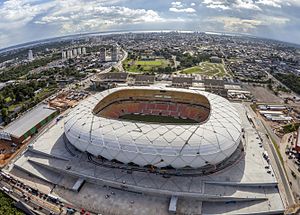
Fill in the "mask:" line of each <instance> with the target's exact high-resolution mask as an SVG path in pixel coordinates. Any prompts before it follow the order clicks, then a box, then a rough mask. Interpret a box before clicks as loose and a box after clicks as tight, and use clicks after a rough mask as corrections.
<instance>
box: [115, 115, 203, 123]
mask: <svg viewBox="0 0 300 215" xmlns="http://www.w3.org/2000/svg"><path fill="white" fill-rule="evenodd" d="M120 118H121V119H126V120H132V121H140V122H158V123H175V124H176V123H178V124H188V123H197V122H196V121H195V120H192V119H180V118H174V117H172V116H153V115H137V114H127V115H124V116H122V117H120Z"/></svg>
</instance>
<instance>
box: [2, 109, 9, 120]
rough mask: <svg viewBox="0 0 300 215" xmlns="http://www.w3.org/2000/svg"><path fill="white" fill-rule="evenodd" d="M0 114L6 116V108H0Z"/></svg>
mask: <svg viewBox="0 0 300 215" xmlns="http://www.w3.org/2000/svg"><path fill="white" fill-rule="evenodd" d="M1 115H2V117H3V118H5V117H8V109H7V108H5V107H4V108H2V109H1Z"/></svg>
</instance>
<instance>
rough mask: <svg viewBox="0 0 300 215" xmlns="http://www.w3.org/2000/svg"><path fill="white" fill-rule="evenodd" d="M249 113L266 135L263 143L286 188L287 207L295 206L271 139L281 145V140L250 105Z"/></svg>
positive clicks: (257, 127)
mask: <svg viewBox="0 0 300 215" xmlns="http://www.w3.org/2000/svg"><path fill="white" fill-rule="evenodd" d="M248 111H249V113H250V114H251V115H252V117H253V119H254V120H255V126H256V129H257V130H258V131H260V132H261V133H263V134H264V135H263V136H262V137H261V138H263V139H264V140H265V141H263V142H264V143H267V147H268V148H269V150H267V151H269V152H271V154H269V156H270V160H271V162H272V161H273V165H272V167H273V169H274V171H275V173H276V175H277V179H278V182H279V183H281V185H282V186H283V188H284V193H285V198H286V204H287V207H288V206H290V205H293V204H295V199H294V196H293V192H292V190H291V187H290V184H289V181H288V178H287V176H286V173H285V170H284V167H283V165H282V163H281V161H280V158H279V156H278V154H277V151H276V149H275V146H274V145H273V143H272V140H271V138H273V140H274V141H275V142H276V143H279V142H277V141H280V139H279V138H278V137H277V136H276V135H275V134H274V133H273V131H272V130H271V128H269V127H268V126H267V125H265V124H264V122H263V121H262V120H261V119H260V117H257V116H256V114H255V113H254V112H253V111H252V109H251V107H250V105H248ZM267 135H268V136H267ZM270 136H271V138H270ZM276 143H275V144H276Z"/></svg>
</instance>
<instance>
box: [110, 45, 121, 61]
mask: <svg viewBox="0 0 300 215" xmlns="http://www.w3.org/2000/svg"><path fill="white" fill-rule="evenodd" d="M111 61H112V62H118V61H119V47H118V46H117V45H114V46H112V49H111Z"/></svg>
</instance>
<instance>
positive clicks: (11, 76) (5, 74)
mask: <svg viewBox="0 0 300 215" xmlns="http://www.w3.org/2000/svg"><path fill="white" fill-rule="evenodd" d="M57 57H58V56H57V55H54V56H53V57H47V58H42V59H37V60H34V61H32V62H29V63H27V64H23V65H20V66H17V67H12V68H10V69H7V70H4V71H2V73H1V76H0V82H6V81H10V80H16V79H19V78H20V77H22V76H24V75H27V74H28V73H29V72H30V71H31V70H33V69H35V68H38V67H41V66H46V65H47V64H48V63H50V62H51V61H54V60H56V59H57Z"/></svg>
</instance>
